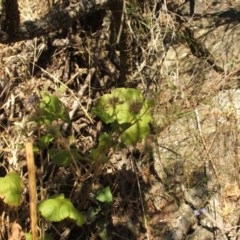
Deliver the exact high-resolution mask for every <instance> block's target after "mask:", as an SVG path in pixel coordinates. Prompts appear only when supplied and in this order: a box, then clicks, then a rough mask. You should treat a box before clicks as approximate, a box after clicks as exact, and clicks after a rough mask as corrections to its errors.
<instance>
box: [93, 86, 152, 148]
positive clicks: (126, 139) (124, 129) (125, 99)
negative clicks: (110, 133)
mask: <svg viewBox="0 0 240 240" xmlns="http://www.w3.org/2000/svg"><path fill="white" fill-rule="evenodd" d="M93 112H94V113H95V114H96V115H97V116H98V117H100V118H101V119H102V121H103V122H105V123H106V124H111V125H112V129H113V130H117V131H120V140H121V142H123V143H124V144H125V145H130V144H135V143H137V142H138V141H139V140H141V139H143V138H144V137H146V136H147V135H148V134H149V131H150V128H149V123H150V122H151V121H152V115H151V111H150V102H149V101H147V100H146V99H145V98H144V96H143V94H142V93H141V91H140V90H138V89H134V88H116V89H114V90H112V92H111V93H109V94H105V95H103V96H102V97H100V98H99V100H98V102H97V104H96V106H95V107H94V109H93Z"/></svg>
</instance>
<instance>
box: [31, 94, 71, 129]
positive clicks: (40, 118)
mask: <svg viewBox="0 0 240 240" xmlns="http://www.w3.org/2000/svg"><path fill="white" fill-rule="evenodd" d="M59 119H61V120H63V121H64V122H66V123H69V122H70V118H69V115H68V113H67V111H66V109H65V107H64V105H63V103H62V102H61V101H60V100H59V98H58V97H56V96H54V95H51V94H48V93H43V94H42V96H41V100H40V103H39V105H38V106H37V114H36V116H34V117H33V120H34V121H36V122H38V123H39V124H46V125H49V124H51V123H52V122H53V121H57V120H59Z"/></svg>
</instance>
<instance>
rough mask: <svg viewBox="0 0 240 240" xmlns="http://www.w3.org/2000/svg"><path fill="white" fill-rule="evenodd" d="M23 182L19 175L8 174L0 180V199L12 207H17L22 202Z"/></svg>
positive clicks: (14, 173)
mask: <svg viewBox="0 0 240 240" xmlns="http://www.w3.org/2000/svg"><path fill="white" fill-rule="evenodd" d="M22 190H23V182H22V179H21V177H20V175H19V174H18V173H16V172H10V173H8V174H7V175H6V176H5V177H1V178H0V198H1V199H3V201H4V202H5V203H6V204H7V205H9V206H12V207H15V206H19V205H20V203H21V200H22V197H21V193H22Z"/></svg>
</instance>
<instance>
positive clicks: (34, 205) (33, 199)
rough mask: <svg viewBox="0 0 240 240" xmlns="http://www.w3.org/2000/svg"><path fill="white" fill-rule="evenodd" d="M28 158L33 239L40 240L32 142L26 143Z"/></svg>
mask: <svg viewBox="0 0 240 240" xmlns="http://www.w3.org/2000/svg"><path fill="white" fill-rule="evenodd" d="M25 147H26V157H27V166H28V184H29V205H30V219H31V230H32V239H33V240H38V232H37V189H36V173H35V163H34V156H33V145H32V143H31V142H27V143H26V146H25Z"/></svg>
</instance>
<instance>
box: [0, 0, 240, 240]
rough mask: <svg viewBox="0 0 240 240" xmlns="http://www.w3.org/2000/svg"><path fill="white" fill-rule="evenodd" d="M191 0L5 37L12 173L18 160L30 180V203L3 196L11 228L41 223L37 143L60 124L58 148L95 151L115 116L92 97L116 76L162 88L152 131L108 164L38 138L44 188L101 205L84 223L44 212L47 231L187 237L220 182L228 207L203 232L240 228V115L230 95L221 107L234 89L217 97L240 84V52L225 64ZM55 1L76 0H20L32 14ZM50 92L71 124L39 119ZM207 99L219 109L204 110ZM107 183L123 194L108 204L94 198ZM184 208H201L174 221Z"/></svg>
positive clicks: (121, 8)
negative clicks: (33, 209)
mask: <svg viewBox="0 0 240 240" xmlns="http://www.w3.org/2000/svg"><path fill="white" fill-rule="evenodd" d="M70 2H71V1H70ZM109 2H111V1H109ZM156 2H157V3H156ZM175 2H177V3H175ZM179 2H181V1H154V0H151V1H138V0H135V1H116V4H115V3H114V4H109V5H108V7H107V9H105V10H104V9H103V10H97V11H95V12H92V13H90V14H88V15H84V16H80V17H79V18H78V19H76V20H75V21H74V22H73V23H72V26H71V28H69V29H57V31H56V32H52V33H50V34H46V35H44V36H41V37H36V38H34V39H30V40H25V41H20V42H16V43H14V44H9V45H4V44H2V45H0V50H1V56H0V59H1V62H0V66H1V67H0V130H1V132H0V177H3V176H5V175H6V174H7V173H8V172H10V171H16V172H18V173H20V174H21V177H22V179H23V181H24V192H23V194H22V204H21V206H20V207H17V208H10V207H8V206H7V205H6V204H4V203H3V201H1V202H0V214H1V218H0V229H1V230H0V239H10V240H15V239H25V237H24V233H26V232H30V215H29V196H28V170H27V165H26V154H25V148H24V145H25V143H26V142H27V141H32V142H33V143H34V144H35V145H37V143H38V141H39V138H40V136H43V135H44V134H46V132H47V131H51V133H54V134H55V136H56V140H55V141H54V142H52V143H51V146H49V148H52V149H69V148H71V147H74V149H77V150H78V151H79V153H81V156H82V157H83V158H84V157H85V158H86V156H88V154H89V152H90V151H91V149H92V148H94V147H96V146H97V143H98V141H99V139H98V137H99V135H100V134H101V133H102V132H103V131H105V130H106V129H108V127H109V126H105V125H104V124H103V123H102V122H101V121H100V119H98V118H97V117H96V116H94V114H93V113H92V111H91V110H92V107H93V106H94V105H95V104H96V101H97V99H98V98H99V97H100V96H102V95H103V94H105V93H107V92H110V90H111V89H114V88H116V87H133V88H139V89H141V90H142V91H143V93H144V94H145V96H146V98H147V99H150V100H151V101H152V100H153V102H154V104H153V106H152V112H153V116H154V121H153V123H152V128H153V129H152V134H151V136H149V137H148V138H147V139H145V140H144V141H142V142H139V143H138V144H137V145H136V146H131V147H127V148H123V149H120V150H119V149H117V150H116V149H111V150H110V152H109V153H108V161H107V162H104V163H103V162H101V163H100V164H98V163H95V164H92V163H90V162H88V161H86V159H84V161H80V162H75V161H74V163H73V164H71V165H70V166H68V167H59V166H56V165H55V164H54V163H53V162H52V161H51V159H50V157H49V155H48V152H47V149H40V150H39V149H38V151H36V152H35V164H36V168H37V191H38V200H39V201H41V200H43V199H46V198H48V197H49V196H51V195H53V194H57V193H64V195H65V197H67V198H69V199H71V201H72V203H73V204H74V206H75V207H76V208H77V209H78V210H79V211H81V212H84V213H86V214H87V215H88V217H89V219H88V223H87V224H85V225H83V226H82V227H78V226H76V225H75V224H74V223H72V222H70V221H62V222H60V223H56V222H48V221H46V220H44V219H43V218H42V217H40V216H39V218H38V231H39V234H43V232H47V233H49V234H50V235H52V237H53V239H61V240H63V239H100V236H99V235H100V233H101V232H102V230H103V229H104V230H106V232H107V238H102V239H149V240H151V239H164V238H165V239H167V237H168V239H174V240H177V239H179V240H180V239H186V238H187V235H189V236H190V234H191V233H193V232H195V233H196V232H197V231H200V230H199V229H201V228H204V227H203V226H204V223H203V222H202V219H199V218H198V217H196V216H195V215H194V214H193V210H194V209H195V210H200V209H202V208H207V207H206V206H207V205H208V204H209V205H211V206H212V203H211V201H213V198H211V197H212V195H213V194H212V193H213V192H214V194H215V193H216V192H217V193H219V194H220V197H219V196H218V202H217V203H218V204H219V207H218V206H216V209H217V210H216V209H215V210H213V211H212V212H211V213H212V214H213V215H214V214H215V216H216V218H214V220H213V221H210V223H211V225H208V224H206V226H207V227H209V229H210V230H209V229H208V230H209V235H203V233H201V234H202V236H204V237H206V236H207V237H209V236H210V237H209V238H199V239H238V225H239V219H238V217H237V216H236V214H234V212H239V205H238V200H239V196H240V192H239V191H240V190H239V184H240V182H239V176H238V175H239V166H238V158H239V153H238V148H239V146H238V144H239V143H238V131H239V129H238V125H239V124H238V118H237V117H236V116H235V115H236V114H235V112H234V111H235V110H233V112H231V111H230V110H229V109H227V110H224V113H222V112H220V113H219V112H218V111H219V107H216V108H217V109H215V108H214V106H215V105H217V103H218V102H222V101H223V99H226V96H224V97H222V98H217V100H216V99H215V100H212V98H213V97H214V96H215V95H217V93H218V92H219V91H221V90H223V89H233V88H236V86H238V75H239V65H238V61H237V60H236V62H233V63H232V64H230V63H226V65H224V64H222V62H221V61H220V60H219V59H218V58H216V59H215V58H214V57H213V56H212V55H211V53H210V50H214V48H211V46H208V49H207V48H206V47H205V45H204V44H202V42H201V41H199V42H198V40H197V38H194V35H192V32H191V31H192V29H194V28H192V26H191V24H195V22H194V21H196V19H192V21H193V22H191V21H190V19H191V17H190V16H189V15H187V14H185V15H184V14H183V12H184V11H185V10H184V9H185V7H186V6H188V5H187V4H186V3H185V4H184V3H179ZM204 2H205V1H204ZM226 2H228V1H226ZM230 2H232V6H233V7H235V6H236V3H234V2H233V1H230ZM54 4H60V6H61V7H62V8H64V7H66V6H68V5H69V4H70V3H69V2H68V1H60V2H59V3H58V2H56V3H53V2H51V1H39V3H37V1H27V0H19V7H20V13H21V21H22V22H24V21H27V20H34V19H37V18H39V17H42V16H44V15H45V14H46V13H47V12H48V11H49V9H51V8H52V6H53V5H54ZM229 4H230V3H229ZM181 14H182V15H181ZM197 17H199V16H197ZM209 18H210V19H211V16H209ZM212 18H213V17H212ZM223 25H224V23H223ZM229 26H230V25H229ZM230 27H232V26H230ZM203 28H204V27H203ZM210 30H211V29H210ZM210 30H209V31H210ZM198 33H199V32H198ZM179 45H182V47H181V49H180V50H178V49H177V47H178V46H179ZM212 46H213V43H212ZM186 58H188V61H186ZM189 76H190V77H189ZM43 92H47V93H51V94H54V95H55V96H57V97H58V98H59V99H60V100H61V101H62V102H63V103H64V105H65V107H66V109H67V111H68V113H69V115H70V118H71V124H64V122H56V123H54V124H55V125H54V124H53V125H52V126H51V129H46V128H44V127H41V126H40V127H39V126H37V125H36V123H34V122H33V121H31V119H32V117H33V116H37V115H38V114H39V113H38V112H37V108H36V106H37V105H38V103H39V101H40V98H41V93H43ZM231 96H234V93H232V95H231ZM230 98H231V97H230ZM217 106H218V105H217ZM203 108H204V109H205V108H207V109H208V112H205V111H204V112H203V113H202V110H201V109H203ZM196 109H197V110H196ZM209 109H210V110H209ZM212 109H213V110H212ZM199 112H200V113H199ZM199 114H200V117H199ZM223 115H224V116H223ZM178 119H181V120H180V121H177V120H178ZM193 119H194V120H193ZM216 119H224V121H222V122H221V123H219V122H218V121H217V122H215V121H216ZM225 120H226V121H225ZM175 122H176V124H174V123H175ZM206 122H207V123H209V122H210V126H209V124H208V125H207V124H206ZM204 124H206V125H204ZM211 124H212V125H211ZM183 126H184V127H187V128H183ZM205 126H206V127H205ZM185 132H187V134H185ZM158 136H159V137H158ZM186 136H188V137H187V139H186ZM226 136H228V137H226ZM218 139H221V140H222V141H218ZM226 141H227V142H226ZM157 148H160V150H158V149H157ZM164 151H165V152H164ZM166 152H167V153H166ZM180 152H181V153H180ZM176 156H177V157H176ZM183 159H184V160H183ZM160 161H162V162H160ZM209 165H210V166H209ZM226 166H228V167H229V168H226ZM205 171H209V172H207V174H206V172H205ZM228 171H229V174H227V173H226V172H228ZM229 175H231V176H232V179H229ZM181 183H183V184H181ZM211 184H212V185H214V186H211V187H210V186H209V185H211ZM106 186H110V189H111V192H112V194H113V198H114V201H113V204H112V205H107V206H105V205H101V203H99V202H98V201H96V199H95V198H94V196H95V193H96V191H97V190H99V189H100V188H101V187H106ZM216 186H217V187H216ZM0 187H1V186H0ZM210 188H211V189H210ZM191 191H195V192H194V194H192V192H191ZM196 192H197V193H196ZM199 192H200V193H199ZM210 192H211V193H210ZM197 198H198V199H199V200H197ZM210 199H211V201H210ZM183 203H184V204H186V206H185V205H184V204H183ZM189 206H191V207H192V209H191V208H190V207H189ZM184 207H187V208H188V210H185V209H184ZM180 208H181V211H180V210H179V209H180ZM189 209H190V210H189ZM93 210H94V211H95V215H94V214H93ZM187 211H189V212H191V213H189V212H188V213H186V212H187ZM91 214H93V215H91ZM176 214H178V215H176ZM90 215H91V216H90ZM179 215H182V216H184V217H185V216H186V217H189V216H190V218H191V219H193V220H189V221H186V222H187V223H186V222H184V221H182V223H181V224H182V225H180V223H176V224H175V225H174V224H172V229H171V227H170V226H171V224H169V222H171V221H173V220H174V219H178V216H179ZM211 216H212V215H211ZM218 216H219V217H218ZM203 218H204V217H203ZM217 218H219V219H221V221H222V222H221V223H219V221H218V220H219V219H217ZM206 219H207V220H209V217H205V218H204V220H206ZM230 219H231V220H230ZM173 222H174V221H173ZM183 222H184V223H183ZM226 223H230V226H229V225H226ZM221 224H222V225H221ZM220 225H221V226H220ZM207 227H206V228H204V229H207ZM184 228H185V229H184ZM179 229H182V230H179ZM229 229H230V230H229ZM232 230H234V231H232ZM219 232H220V235H218V234H219ZM204 234H205V233H204ZM219 236H221V237H219ZM229 236H230V237H232V238H227V237H229ZM234 237H236V238H234ZM189 239H194V238H189Z"/></svg>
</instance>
